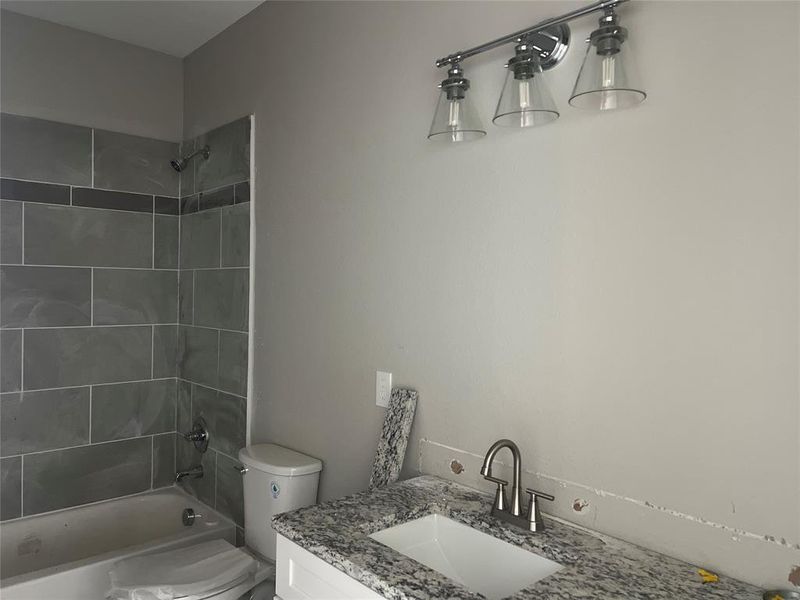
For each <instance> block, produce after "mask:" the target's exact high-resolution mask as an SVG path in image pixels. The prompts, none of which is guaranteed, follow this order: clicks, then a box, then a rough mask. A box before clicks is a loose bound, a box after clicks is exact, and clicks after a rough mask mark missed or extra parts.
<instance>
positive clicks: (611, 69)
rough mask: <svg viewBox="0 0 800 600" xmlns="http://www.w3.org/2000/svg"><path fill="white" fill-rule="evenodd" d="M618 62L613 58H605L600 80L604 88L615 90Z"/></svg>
mask: <svg viewBox="0 0 800 600" xmlns="http://www.w3.org/2000/svg"><path fill="white" fill-rule="evenodd" d="M616 67H617V65H616V60H615V59H614V57H613V56H604V57H603V61H602V65H601V71H602V73H601V75H600V79H601V81H602V86H603V87H604V88H613V87H614V80H615V79H616V77H615V74H616Z"/></svg>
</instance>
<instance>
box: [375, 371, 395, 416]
mask: <svg viewBox="0 0 800 600" xmlns="http://www.w3.org/2000/svg"><path fill="white" fill-rule="evenodd" d="M391 395H392V374H391V373H387V372H386V371H376V373H375V405H376V406H383V407H384V408H387V407H388V406H389V398H390V397H391Z"/></svg>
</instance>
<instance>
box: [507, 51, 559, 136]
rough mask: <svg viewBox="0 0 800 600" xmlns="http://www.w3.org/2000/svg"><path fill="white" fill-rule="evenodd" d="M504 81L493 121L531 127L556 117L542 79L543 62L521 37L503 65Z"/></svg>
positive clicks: (553, 119) (551, 99)
mask: <svg viewBox="0 0 800 600" xmlns="http://www.w3.org/2000/svg"><path fill="white" fill-rule="evenodd" d="M506 68H507V69H508V73H507V74H506V83H505V85H504V86H503V91H502V92H501V93H500V100H498V102H497V110H495V112H494V118H493V119H492V123H494V124H495V125H499V126H501V127H533V126H535V125H544V124H545V123H552V122H553V121H555V120H556V119H557V118H558V110H557V109H556V103H555V102H553V96H551V95H550V90H549V89H548V88H547V84H546V83H545V81H544V79H543V72H542V65H541V64H540V63H539V57H538V55H537V54H536V53H535V52H534V50H533V47H532V45H531V43H530V42H529V41H528V40H526V39H524V40H522V41H521V42H520V43H519V44H517V47H516V55H515V56H514V58H512V59H511V60H509V61H508V64H507V65H506Z"/></svg>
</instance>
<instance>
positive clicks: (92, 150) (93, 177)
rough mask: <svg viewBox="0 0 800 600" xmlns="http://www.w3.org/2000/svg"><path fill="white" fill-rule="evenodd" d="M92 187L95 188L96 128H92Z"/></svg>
mask: <svg viewBox="0 0 800 600" xmlns="http://www.w3.org/2000/svg"><path fill="white" fill-rule="evenodd" d="M92 187H94V127H92Z"/></svg>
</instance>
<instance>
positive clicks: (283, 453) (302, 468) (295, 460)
mask: <svg viewBox="0 0 800 600" xmlns="http://www.w3.org/2000/svg"><path fill="white" fill-rule="evenodd" d="M239 460H240V461H241V462H242V464H243V465H246V466H248V467H250V468H253V469H257V470H259V471H263V472H264V473H270V474H271V475H285V476H288V477H295V476H297V475H309V474H311V473H319V472H320V471H321V470H322V461H320V460H318V459H316V458H312V457H311V456H307V455H305V454H301V453H300V452H295V451H294V450H289V448H284V447H283V446H277V445H275V444H254V445H252V446H247V447H246V448H242V449H241V450H239Z"/></svg>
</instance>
